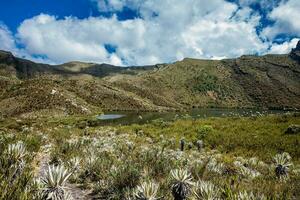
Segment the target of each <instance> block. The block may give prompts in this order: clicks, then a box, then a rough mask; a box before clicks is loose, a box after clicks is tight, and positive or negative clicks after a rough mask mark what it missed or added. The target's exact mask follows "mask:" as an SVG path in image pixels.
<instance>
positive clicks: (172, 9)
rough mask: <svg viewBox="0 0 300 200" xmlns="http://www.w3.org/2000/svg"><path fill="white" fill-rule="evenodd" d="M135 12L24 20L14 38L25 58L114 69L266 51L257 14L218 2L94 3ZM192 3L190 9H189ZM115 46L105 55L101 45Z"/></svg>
mask: <svg viewBox="0 0 300 200" xmlns="http://www.w3.org/2000/svg"><path fill="white" fill-rule="evenodd" d="M125 5H126V6H127V7H130V8H131V9H135V10H136V11H137V12H138V13H139V15H140V16H141V18H136V19H131V20H125V21H119V20H118V18H117V17H116V16H115V15H113V16H112V17H110V18H104V17H89V18H87V19H77V18H74V17H67V18H65V19H57V18H56V17H55V16H50V15H46V14H41V15H38V16H36V17H34V18H31V19H27V20H25V21H24V22H23V23H22V24H21V26H20V27H19V29H18V38H19V40H20V41H21V42H22V44H24V46H25V49H26V51H27V52H29V53H30V54H37V55H46V56H47V57H48V58H49V59H50V60H53V61H54V62H58V63H61V62H66V61H70V60H81V61H89V62H107V63H111V64H116V65H144V64H155V63H161V62H172V61H175V60H180V59H183V58H184V57H195V58H215V57H236V56H239V55H242V54H249V53H257V52H262V51H265V50H266V49H267V45H266V44H264V43H263V42H262V41H261V40H260V38H259V37H258V36H257V34H256V32H255V26H257V24H258V23H259V16H257V15H253V13H251V10H249V9H247V8H245V9H239V8H238V6H237V5H236V4H233V3H229V2H226V1H223V0H211V1H209V2H208V1H204V0H186V1H181V0H167V1H158V0H147V1H140V0H112V1H103V0H101V1H98V7H99V9H100V10H102V11H109V12H113V11H116V10H122V9H123V8H124V6H125ZM191 5H193V6H191ZM106 45H110V46H113V47H115V52H109V51H108V50H107V49H106V48H105V47H106Z"/></svg>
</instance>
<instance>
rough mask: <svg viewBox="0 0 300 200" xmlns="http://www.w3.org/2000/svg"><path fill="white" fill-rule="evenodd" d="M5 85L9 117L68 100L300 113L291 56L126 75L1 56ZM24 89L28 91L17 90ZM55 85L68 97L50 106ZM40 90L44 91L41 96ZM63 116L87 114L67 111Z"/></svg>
mask: <svg viewBox="0 0 300 200" xmlns="http://www.w3.org/2000/svg"><path fill="white" fill-rule="evenodd" d="M33 78H34V80H31V79H33ZM49 83H50V84H49ZM0 85H1V89H0V108H3V110H2V112H4V115H18V114H22V112H27V113H28V112H29V113H31V112H36V111H39V110H45V109H52V108H53V107H55V109H57V108H58V107H59V108H61V107H64V105H66V104H67V103H66V102H65V100H66V99H67V96H68V97H72V98H74V99H78V102H80V103H82V104H83V105H82V106H84V107H87V109H89V110H91V111H93V110H96V111H97V112H98V111H99V110H144V111H146V110H156V111H159V110H168V109H183V108H191V107H226V108H231V107H267V108H284V107H288V108H299V107H300V67H299V64H298V63H297V62H296V61H295V60H293V59H291V58H290V57H289V56H288V55H266V56H262V57H257V56H242V57H241V58H238V59H230V60H221V61H213V60H197V59H184V60H183V61H179V62H175V63H173V64H165V65H156V66H145V67H141V68H137V67H136V68H130V69H129V68H122V67H116V66H109V65H105V64H103V65H96V64H92V63H86V64H84V63H80V62H73V63H66V64H64V65H60V66H49V65H43V64H35V63H32V62H30V61H26V60H23V59H17V58H15V57H13V56H12V55H11V54H9V53H1V52H0ZM20 85H21V87H29V88H30V89H24V88H23V89H20ZM55 87H58V88H60V90H61V91H62V93H63V96H64V98H63V99H61V98H60V99H58V100H57V101H53V102H52V103H49V101H48V100H49V98H47V95H48V93H50V92H51V91H52V89H55ZM15 88H17V89H15ZM45 88H46V89H45ZM36 91H41V92H40V95H36ZM24 92H27V93H26V94H25V93H24ZM21 94H22V95H21ZM46 94H47V95H46ZM45 95H46V96H45ZM24 98H25V100H24ZM34 98H35V99H34ZM26 99H28V100H26ZM28 101H29V102H28ZM24 102H27V105H25V106H24ZM47 102H48V103H47ZM53 104H57V105H56V106H55V105H53ZM48 105H50V106H48ZM79 106H81V105H79ZM19 107H20V108H19ZM24 107H26V109H24ZM31 108H32V109H31ZM95 108H97V109H95ZM16 110H19V111H16ZM58 110H61V109H58ZM66 113H68V114H80V113H82V112H80V111H79V110H78V109H73V107H72V106H68V107H67V112H66Z"/></svg>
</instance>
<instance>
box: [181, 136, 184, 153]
mask: <svg viewBox="0 0 300 200" xmlns="http://www.w3.org/2000/svg"><path fill="white" fill-rule="evenodd" d="M184 145H185V140H184V139H183V138H182V139H181V140H180V150H181V151H184Z"/></svg>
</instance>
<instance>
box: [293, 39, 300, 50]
mask: <svg viewBox="0 0 300 200" xmlns="http://www.w3.org/2000/svg"><path fill="white" fill-rule="evenodd" d="M294 51H300V40H299V41H298V43H297V45H296V48H295V49H294Z"/></svg>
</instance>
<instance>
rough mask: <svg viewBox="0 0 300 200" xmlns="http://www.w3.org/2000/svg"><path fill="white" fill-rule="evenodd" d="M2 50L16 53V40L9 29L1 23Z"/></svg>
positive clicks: (0, 38) (0, 47)
mask: <svg viewBox="0 0 300 200" xmlns="http://www.w3.org/2000/svg"><path fill="white" fill-rule="evenodd" d="M0 49H4V50H7V51H12V52H14V51H16V46H15V39H14V37H13V35H12V33H11V32H10V31H9V30H8V28H7V27H6V26H5V25H4V24H2V23H1V22H0Z"/></svg>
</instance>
